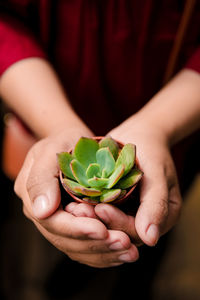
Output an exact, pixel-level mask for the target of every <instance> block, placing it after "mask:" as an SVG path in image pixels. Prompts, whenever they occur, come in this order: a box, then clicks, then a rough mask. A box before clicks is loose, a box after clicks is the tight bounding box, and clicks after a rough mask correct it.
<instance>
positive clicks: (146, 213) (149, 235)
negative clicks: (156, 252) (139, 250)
mask: <svg viewBox="0 0 200 300" xmlns="http://www.w3.org/2000/svg"><path fill="white" fill-rule="evenodd" d="M140 201H141V204H140V206H139V209H138V211H137V214H136V218H135V226H136V230H137V233H138V235H139V236H140V238H141V239H142V241H143V242H144V243H145V244H147V245H149V246H154V245H155V244H156V243H157V241H158V239H159V237H160V234H161V232H162V228H163V226H164V224H165V222H166V219H167V217H168V213H169V211H168V187H167V183H166V179H165V177H164V175H161V174H159V176H156V177H154V178H150V177H146V178H143V181H142V185H141V194H140Z"/></svg>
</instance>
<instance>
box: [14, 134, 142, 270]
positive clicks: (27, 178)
mask: <svg viewBox="0 0 200 300" xmlns="http://www.w3.org/2000/svg"><path fill="white" fill-rule="evenodd" d="M81 135H85V136H86V135H87V134H83V133H78V132H76V131H73V132H72V131H70V130H68V131H67V132H64V133H62V134H60V135H59V134H57V135H56V136H50V137H48V138H45V139H42V140H40V141H39V142H37V143H36V144H35V145H34V146H33V147H32V148H31V150H30V151H29V152H28V155H27V157H26V159H25V161H24V164H23V166H22V169H21V171H20V173H19V175H18V177H17V179H16V181H15V192H16V194H17V195H18V196H19V197H20V198H21V199H22V201H23V208H24V213H25V215H26V216H27V217H28V218H29V219H30V220H32V221H33V222H34V223H35V225H36V226H37V228H38V229H39V231H40V232H41V233H42V234H43V235H44V236H45V237H46V239H47V240H49V241H50V242H51V243H52V244H53V245H55V247H57V248H58V249H59V250H61V251H63V252H64V253H65V254H67V255H68V256H69V257H70V258H71V259H73V260H76V261H78V262H80V263H84V264H87V265H90V266H93V267H110V266H116V265H120V264H122V263H124V262H132V261H135V260H136V259H137V258H138V251H137V248H136V247H135V246H134V245H133V244H132V243H131V241H130V239H129V237H128V235H127V234H125V233H124V232H122V231H119V230H108V229H107V227H106V226H105V225H104V224H103V222H102V221H100V220H99V219H97V218H94V216H95V215H94V210H93V212H91V213H92V215H90V216H86V217H83V216H75V215H73V214H72V213H70V212H67V211H65V210H63V208H62V206H61V195H60V189H59V182H58V175H59V169H58V165H57V161H56V153H58V152H61V151H68V150H69V149H70V148H72V147H73V146H74V144H75V143H76V142H77V140H78V138H79V137H80V136H81Z"/></svg>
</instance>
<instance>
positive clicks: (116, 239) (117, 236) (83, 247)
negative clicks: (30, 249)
mask: <svg viewBox="0 0 200 300" xmlns="http://www.w3.org/2000/svg"><path fill="white" fill-rule="evenodd" d="M36 226H37V228H38V229H39V231H40V232H41V233H42V234H43V235H44V236H45V237H46V239H47V240H49V241H50V242H51V243H52V244H53V245H54V246H56V248H58V249H59V250H61V251H63V252H64V253H66V254H69V253H78V254H80V253H82V254H94V253H108V252H113V251H114V252H116V251H125V250H128V249H129V248H130V247H131V242H130V239H129V238H128V236H127V235H126V234H125V233H123V232H118V231H114V230H112V231H108V236H107V238H105V239H98V240H95V239H85V240H84V239H77V238H76V239H75V238H70V237H68V236H65V237H64V236H59V235H56V234H53V233H51V232H49V231H48V230H46V229H45V228H44V227H43V226H42V225H41V224H39V223H36Z"/></svg>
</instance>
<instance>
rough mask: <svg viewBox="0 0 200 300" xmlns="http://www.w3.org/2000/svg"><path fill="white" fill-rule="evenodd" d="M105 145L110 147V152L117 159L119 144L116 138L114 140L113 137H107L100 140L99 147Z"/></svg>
mask: <svg viewBox="0 0 200 300" xmlns="http://www.w3.org/2000/svg"><path fill="white" fill-rule="evenodd" d="M105 147H108V148H109V149H110V152H111V153H112V155H113V157H114V159H115V160H116V159H117V156H118V152H119V146H118V144H117V142H115V140H113V139H112V138H111V137H105V138H103V139H102V140H101V141H100V142H99V148H105Z"/></svg>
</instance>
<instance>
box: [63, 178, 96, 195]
mask: <svg viewBox="0 0 200 300" xmlns="http://www.w3.org/2000/svg"><path fill="white" fill-rule="evenodd" d="M63 184H64V185H65V186H66V188H68V189H69V190H70V191H71V192H72V193H73V194H76V195H79V196H80V195H84V196H92V197H95V196H100V195H101V191H100V190H98V189H94V188H86V187H84V186H82V185H81V184H79V183H77V182H75V181H72V180H70V179H67V178H64V179H63Z"/></svg>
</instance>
